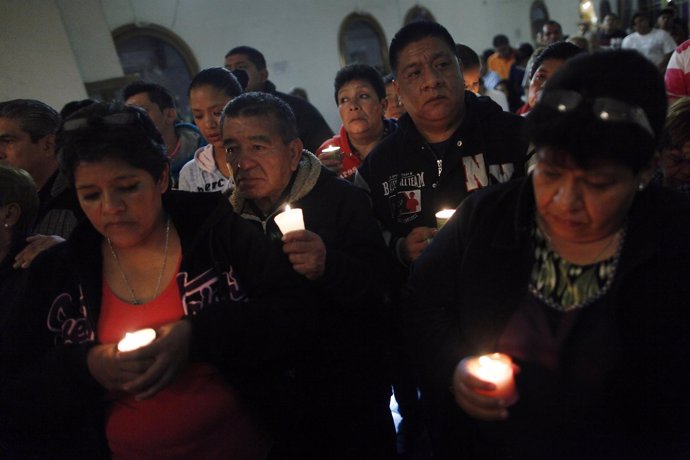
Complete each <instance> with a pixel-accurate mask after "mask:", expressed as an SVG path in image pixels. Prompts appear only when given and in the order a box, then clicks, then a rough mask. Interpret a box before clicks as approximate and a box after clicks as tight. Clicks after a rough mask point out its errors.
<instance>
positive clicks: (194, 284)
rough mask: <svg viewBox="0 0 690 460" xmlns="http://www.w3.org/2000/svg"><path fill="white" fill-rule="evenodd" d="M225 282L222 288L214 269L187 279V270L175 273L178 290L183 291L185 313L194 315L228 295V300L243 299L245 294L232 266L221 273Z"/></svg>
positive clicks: (245, 296)
mask: <svg viewBox="0 0 690 460" xmlns="http://www.w3.org/2000/svg"><path fill="white" fill-rule="evenodd" d="M223 276H224V277H225V282H226V286H225V287H226V289H223V286H222V285H221V283H219V278H218V276H217V274H216V271H215V270H213V269H209V270H206V271H205V272H204V273H202V274H200V275H199V276H197V277H196V278H194V279H192V280H189V279H188V278H189V274H188V273H187V272H180V273H178V274H177V285H178V286H179V288H180V292H182V293H184V294H183V296H182V308H183V309H184V312H185V314H186V315H196V314H198V313H200V312H201V310H203V309H204V308H205V307H207V306H208V305H211V304H214V303H219V302H221V301H222V300H223V299H224V298H227V297H228V296H229V298H230V300H232V301H235V302H239V301H244V300H246V298H247V295H246V294H245V293H244V292H243V290H242V288H241V287H240V285H239V282H238V281H237V278H235V276H234V274H233V268H232V267H230V268H229V269H228V271H227V272H224V273H223Z"/></svg>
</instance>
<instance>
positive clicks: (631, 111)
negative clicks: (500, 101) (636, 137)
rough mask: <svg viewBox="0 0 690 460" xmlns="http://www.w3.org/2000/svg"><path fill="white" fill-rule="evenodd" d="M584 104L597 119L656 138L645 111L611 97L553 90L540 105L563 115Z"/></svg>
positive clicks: (542, 95)
mask: <svg viewBox="0 0 690 460" xmlns="http://www.w3.org/2000/svg"><path fill="white" fill-rule="evenodd" d="M583 102H588V103H589V104H590V105H591V106H592V112H593V113H594V116H595V117H597V119H599V120H601V121H605V122H611V123H631V124H634V125H637V126H639V127H641V128H642V129H644V130H645V131H647V132H648V133H649V134H650V136H652V137H654V130H652V126H651V125H650V124H649V119H648V118H647V115H646V114H645V112H644V110H642V109H641V108H640V107H638V106H636V105H631V104H628V103H626V102H623V101H619V100H618V99H613V98H610V97H597V98H594V99H589V98H585V97H584V96H582V94H580V93H578V92H577V91H570V90H553V91H545V92H543V93H542V94H541V96H540V98H539V100H538V101H537V104H538V105H543V106H546V107H549V108H551V109H553V110H556V111H558V112H561V113H566V112H571V111H573V110H576V109H577V108H578V107H580V105H582V103H583Z"/></svg>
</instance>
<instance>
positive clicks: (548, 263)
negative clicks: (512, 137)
mask: <svg viewBox="0 0 690 460" xmlns="http://www.w3.org/2000/svg"><path fill="white" fill-rule="evenodd" d="M639 88H644V91H640V90H639ZM665 109H666V100H665V94H664V86H663V82H662V81H661V78H660V76H659V74H658V71H657V70H656V68H655V67H654V66H653V65H652V64H650V63H649V62H647V61H646V60H645V59H644V58H643V57H642V56H640V55H638V54H636V53H634V52H630V51H615V52H609V53H598V54H594V55H583V56H579V57H575V58H573V59H572V60H571V61H569V62H567V63H566V64H565V65H564V66H563V67H562V68H561V69H560V70H559V71H558V72H557V73H556V74H555V75H554V76H553V77H552V78H551V79H550V80H549V82H548V83H547V85H546V86H545V88H544V92H543V95H542V98H541V99H540V101H539V102H538V103H537V105H536V106H535V108H534V110H533V111H532V113H531V114H530V116H529V117H528V120H529V121H528V135H529V139H530V141H531V142H532V143H533V144H534V145H535V146H536V150H537V153H536V167H535V169H534V171H533V173H532V174H531V175H530V176H529V177H526V178H524V179H519V180H516V181H511V182H509V183H506V184H502V185H498V186H495V187H491V188H487V189H486V190H485V191H482V192H479V193H477V194H476V195H473V196H471V197H470V198H468V199H467V200H466V201H465V202H463V204H462V205H461V206H460V207H459V209H458V210H457V211H456V214H455V216H454V218H453V219H451V221H450V222H448V223H447V224H446V225H445V226H444V227H443V229H442V230H441V231H440V232H439V233H438V234H437V236H436V237H435V238H434V241H433V243H432V244H431V246H430V247H429V248H428V249H427V250H426V251H425V252H424V253H423V254H422V255H421V256H420V258H419V259H418V261H417V262H416V263H415V265H414V268H413V273H412V276H411V278H410V282H409V285H408V293H407V294H408V298H407V306H406V323H407V326H408V327H407V328H408V332H409V337H410V338H411V340H412V345H413V346H412V348H413V349H415V350H417V351H418V353H417V358H418V365H419V370H420V371H421V372H420V373H421V375H422V396H423V398H424V399H425V400H426V401H427V403H428V406H429V407H430V408H431V411H430V414H431V416H432V419H433V423H432V424H431V426H432V427H433V429H432V440H433V441H434V443H435V448H436V449H437V453H438V456H439V458H442V459H445V458H515V459H523V458H529V459H535V458H559V459H562V458H578V459H579V458H680V457H683V456H687V454H688V452H690V451H689V450H688V449H689V448H690V443H689V441H688V439H689V438H688V433H690V424H689V419H690V416H688V413H689V409H690V392H688V390H687V389H688V387H689V386H690V285H689V284H690V283H688V279H690V242H688V237H687V235H689V234H690V203H689V202H688V201H687V200H686V199H685V197H683V196H681V195H679V194H674V193H673V192H672V191H669V190H666V189H663V188H661V187H657V186H653V185H650V186H648V181H649V178H650V177H651V171H652V160H653V156H654V151H655V148H656V146H657V143H658V141H659V139H660V135H661V130H662V127H663V123H664V115H665ZM495 352H498V353H502V354H504V355H507V356H509V357H510V358H512V363H513V364H514V369H513V371H514V374H515V375H514V381H515V384H516V391H515V392H511V391H508V392H507V393H504V394H502V395H499V394H498V392H499V391H500V388H501V387H499V386H496V385H495V384H494V383H492V382H491V380H492V377H491V376H490V375H487V374H486V373H485V372H486V371H487V370H491V369H492V368H495V367H497V366H498V367H499V368H500V366H499V364H498V363H495V361H494V360H493V359H491V358H492V357H486V358H480V357H479V356H481V355H486V354H491V353H495ZM477 366H478V367H477ZM503 370H504V371H505V373H506V374H505V375H507V376H509V375H510V366H505V368H504V369H503ZM511 378H512V377H511ZM495 381H499V380H495ZM506 382H510V378H508V380H506ZM499 383H500V381H499ZM508 384H509V383H508ZM449 390H450V391H449Z"/></svg>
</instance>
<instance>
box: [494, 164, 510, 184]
mask: <svg viewBox="0 0 690 460" xmlns="http://www.w3.org/2000/svg"><path fill="white" fill-rule="evenodd" d="M514 173H515V165H513V163H503V164H502V165H489V175H491V177H493V178H494V179H496V181H498V182H508V181H509V180H510V178H511V177H513V174H514Z"/></svg>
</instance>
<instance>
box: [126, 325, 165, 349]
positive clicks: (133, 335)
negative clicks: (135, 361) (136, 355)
mask: <svg viewBox="0 0 690 460" xmlns="http://www.w3.org/2000/svg"><path fill="white" fill-rule="evenodd" d="M155 339H156V331H155V330H153V329H151V328H146V329H140V330H138V331H135V332H127V333H125V336H124V338H123V339H122V340H120V341H119V342H118V344H117V350H118V351H134V350H138V349H139V348H141V347H145V346H146V345H148V344H150V343H151V342H153V341H154V340H155Z"/></svg>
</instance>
